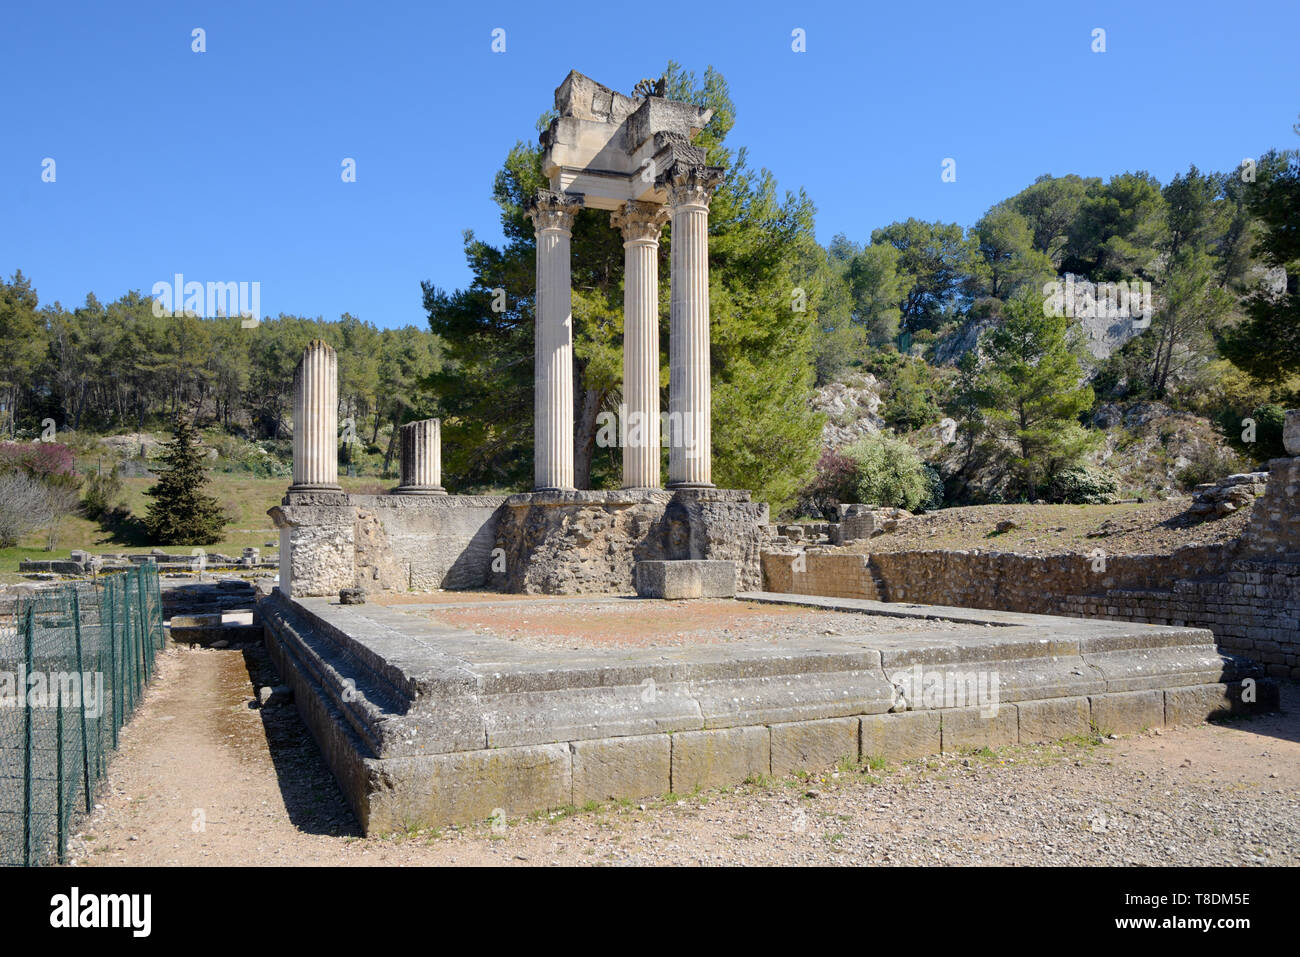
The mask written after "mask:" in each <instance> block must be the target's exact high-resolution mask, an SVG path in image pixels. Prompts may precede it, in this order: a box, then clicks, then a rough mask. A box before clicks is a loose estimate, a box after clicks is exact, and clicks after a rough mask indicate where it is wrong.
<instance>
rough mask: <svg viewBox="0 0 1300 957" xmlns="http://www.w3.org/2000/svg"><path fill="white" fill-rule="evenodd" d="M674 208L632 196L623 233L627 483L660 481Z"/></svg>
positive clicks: (617, 222) (619, 223) (619, 219)
mask: <svg viewBox="0 0 1300 957" xmlns="http://www.w3.org/2000/svg"><path fill="white" fill-rule="evenodd" d="M668 215H669V212H668V210H667V209H666V208H664V207H663V206H660V205H658V204H656V203H641V202H629V203H626V204H624V206H623V208H622V209H621V210H619V211H618V212H616V213H614V214H613V215H612V216H611V217H610V222H611V223H612V224H613V225H614V226H615V228H617V229H619V230H621V231H622V233H623V270H624V275H623V408H622V410H621V412H622V417H623V428H622V430H621V431H622V433H623V434H622V436H621V438H622V441H623V487H624V488H658V487H659V232H660V230H662V229H663V224H664V223H665V222H667V220H668Z"/></svg>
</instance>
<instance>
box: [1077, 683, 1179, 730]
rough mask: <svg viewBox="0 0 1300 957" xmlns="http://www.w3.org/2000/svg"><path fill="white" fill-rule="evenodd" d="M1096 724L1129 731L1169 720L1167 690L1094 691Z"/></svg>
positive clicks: (1092, 701) (1094, 717)
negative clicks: (1166, 707)
mask: <svg viewBox="0 0 1300 957" xmlns="http://www.w3.org/2000/svg"><path fill="white" fill-rule="evenodd" d="M1089 704H1090V705H1091V707H1092V725H1093V727H1095V728H1097V730H1099V731H1103V732H1106V733H1112V732H1113V733H1121V732H1123V733H1128V732H1133V731H1141V730H1143V729H1144V728H1162V727H1164V724H1165V698H1164V692H1163V691H1112V692H1110V693H1109V694H1099V695H1093V696H1092V697H1091V698H1090V699H1089Z"/></svg>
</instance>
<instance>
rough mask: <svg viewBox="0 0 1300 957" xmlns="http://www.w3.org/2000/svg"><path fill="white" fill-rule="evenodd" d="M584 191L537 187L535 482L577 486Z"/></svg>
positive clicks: (532, 213)
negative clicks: (577, 280)
mask: <svg viewBox="0 0 1300 957" xmlns="http://www.w3.org/2000/svg"><path fill="white" fill-rule="evenodd" d="M581 206H582V198H581V197H580V196H569V195H566V194H564V193H556V192H553V191H552V190H549V189H542V190H538V191H537V199H536V200H535V201H534V202H533V204H532V205H531V206H530V208H529V210H528V216H529V218H530V219H532V221H533V226H534V227H535V228H536V230H537V304H536V310H537V327H536V342H535V351H534V364H533V409H534V421H533V456H534V465H533V484H534V486H535V487H536V488H537V489H538V490H542V489H571V488H573V305H572V298H571V292H570V288H569V239H570V237H571V236H572V230H573V217H574V215H575V214H576V213H577V211H578V209H579V208H580V207H581Z"/></svg>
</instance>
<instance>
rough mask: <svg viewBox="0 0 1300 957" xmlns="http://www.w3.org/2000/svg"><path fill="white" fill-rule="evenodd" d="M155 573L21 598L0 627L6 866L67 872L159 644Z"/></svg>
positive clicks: (138, 571) (2, 850)
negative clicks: (74, 842) (71, 838)
mask: <svg viewBox="0 0 1300 957" xmlns="http://www.w3.org/2000/svg"><path fill="white" fill-rule="evenodd" d="M162 622H163V615H162V597H161V595H160V593H159V590H158V570H157V567H156V566H154V565H152V564H146V565H141V566H139V567H136V568H133V569H131V570H129V571H126V572H122V573H119V574H115V575H109V576H105V577H103V578H100V579H99V580H98V581H95V582H75V583H71V584H67V585H60V586H58V587H57V588H50V589H44V590H42V591H40V592H37V593H35V594H33V595H30V596H23V597H20V598H19V599H18V600H17V602H16V604H15V607H14V610H13V615H12V619H11V620H7V619H6V618H4V617H0V865H20V866H21V865H31V864H46V863H52V862H53V861H55V860H57V861H59V862H60V863H62V862H63V859H64V855H65V853H66V850H67V846H68V827H69V825H70V823H71V821H72V818H73V815H74V814H76V813H77V812H88V811H90V809H91V806H92V802H93V800H94V795H95V790H96V786H97V785H98V783H99V781H100V779H101V778H102V777H103V775H104V771H105V768H106V766H107V763H108V757H109V755H110V754H111V753H112V752H113V750H114V749H116V747H117V742H118V732H119V731H120V730H121V728H122V725H123V724H124V723H125V722H126V720H127V719H128V718H130V716H131V712H132V711H134V710H135V706H136V704H137V703H138V702H139V700H140V696H141V695H142V694H143V692H144V688H145V685H146V684H148V682H149V678H150V677H151V675H152V674H153V664H154V655H155V654H156V653H157V651H158V649H160V648H161V647H162V644H163V625H162Z"/></svg>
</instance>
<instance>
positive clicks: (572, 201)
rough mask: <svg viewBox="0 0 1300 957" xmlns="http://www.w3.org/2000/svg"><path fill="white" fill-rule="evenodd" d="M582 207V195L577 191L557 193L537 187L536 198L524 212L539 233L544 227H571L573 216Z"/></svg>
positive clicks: (569, 228) (566, 228)
mask: <svg viewBox="0 0 1300 957" xmlns="http://www.w3.org/2000/svg"><path fill="white" fill-rule="evenodd" d="M581 208H582V196H580V195H579V194H577V193H557V192H556V191H555V190H552V189H539V190H538V191H537V196H536V198H535V199H534V200H533V201H532V202H531V203H529V204H528V207H527V209H526V210H525V213H527V215H528V218H529V219H531V220H532V221H533V228H534V229H536V230H537V231H538V232H539V233H540V232H541V231H542V230H544V229H562V230H564V231H565V232H566V233H567V232H569V231H570V230H572V229H573V217H574V216H575V215H576V214H577V212H578V210H579V209H581Z"/></svg>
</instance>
